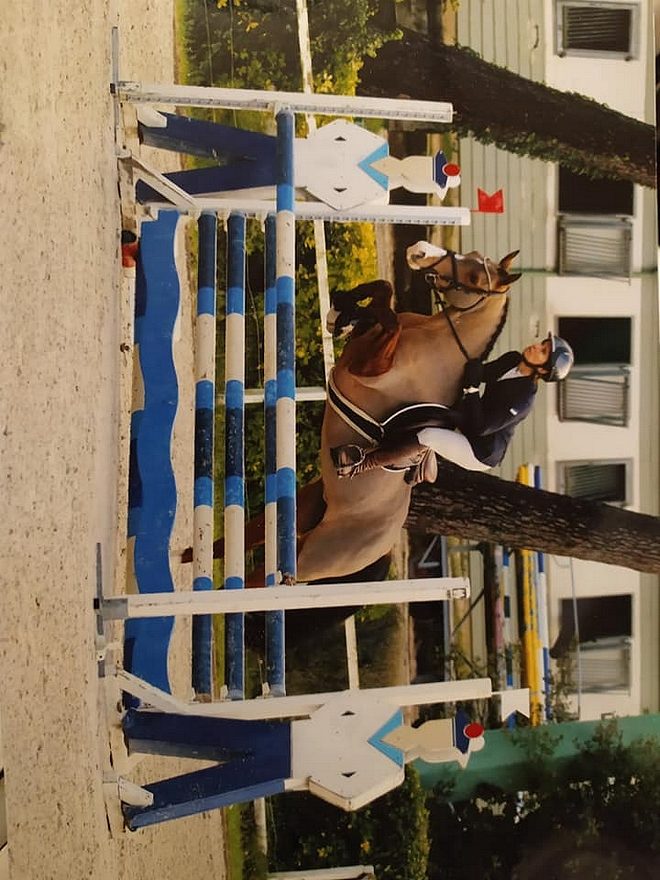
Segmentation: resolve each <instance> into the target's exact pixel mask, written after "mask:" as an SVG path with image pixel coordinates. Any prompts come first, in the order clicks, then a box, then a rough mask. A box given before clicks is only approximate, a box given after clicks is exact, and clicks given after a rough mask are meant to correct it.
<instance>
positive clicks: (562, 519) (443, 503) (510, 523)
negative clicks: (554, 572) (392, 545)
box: [406, 461, 660, 574]
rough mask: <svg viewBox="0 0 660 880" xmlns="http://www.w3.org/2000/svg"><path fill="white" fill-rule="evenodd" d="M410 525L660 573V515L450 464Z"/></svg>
mask: <svg viewBox="0 0 660 880" xmlns="http://www.w3.org/2000/svg"><path fill="white" fill-rule="evenodd" d="M406 526H407V527H408V528H410V529H414V530H415V531H418V532H426V533H428V534H445V535H447V534H450V535H460V536H461V537H465V538H471V539H473V540H479V541H492V542H494V543H498V544H503V545H504V546H508V547H514V548H525V547H526V548H530V549H533V550H541V551H544V552H546V553H554V554H556V555H558V556H574V557H576V558H577V559H587V560H590V561H593V562H607V563H609V564H610V565H622V566H624V567H625V568H632V569H634V570H636V571H644V572H651V573H655V574H658V573H660V518H658V517H654V516H648V515H646V514H642V513H634V512H633V511H631V510H623V509H622V508H619V507H613V506H611V505H609V504H601V503H599V502H594V501H584V500H582V499H579V498H571V497H570V496H567V495H559V494H557V493H556V492H545V491H542V490H540V489H533V488H531V487H529V486H523V485H521V484H519V483H512V482H511V481H509V480H503V479H500V478H499V477H494V476H491V475H489V474H484V473H477V472H474V471H465V470H463V469H462V468H459V467H457V466H456V465H453V464H450V463H449V462H445V461H443V462H442V463H441V466H440V473H439V475H438V479H437V481H436V483H435V484H433V485H429V484H427V483H424V484H422V485H420V486H418V487H417V488H416V489H415V491H414V492H413V497H412V502H411V505H410V511H409V513H408V520H407V522H406Z"/></svg>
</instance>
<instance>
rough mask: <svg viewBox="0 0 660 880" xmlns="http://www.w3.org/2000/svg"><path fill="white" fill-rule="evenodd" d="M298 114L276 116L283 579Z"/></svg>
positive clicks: (291, 449)
mask: <svg viewBox="0 0 660 880" xmlns="http://www.w3.org/2000/svg"><path fill="white" fill-rule="evenodd" d="M294 133H295V122H294V115H293V113H292V112H291V110H281V111H280V112H279V113H278V114H277V196H276V207H277V216H276V221H275V222H276V241H277V257H276V269H277V279H276V288H277V545H278V546H277V552H278V568H279V571H280V573H281V575H282V578H283V580H284V581H287V580H291V581H293V580H295V577H296V402H295V393H296V358H295V354H296V352H295V347H296V326H295V275H294V273H295V258H296V226H295V214H294V200H295V189H294V179H293V142H294Z"/></svg>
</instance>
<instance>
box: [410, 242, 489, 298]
mask: <svg viewBox="0 0 660 880" xmlns="http://www.w3.org/2000/svg"><path fill="white" fill-rule="evenodd" d="M446 257H449V259H450V260H451V275H444V274H443V273H442V272H438V271H437V269H436V268H435V267H436V266H439V265H440V263H442V261H443V260H444V259H446ZM481 265H482V266H483V267H484V272H485V273H486V278H487V279H488V287H487V288H485V287H477V286H476V285H472V284H465V282H463V281H460V280H459V278H458V260H457V259H456V251H449V250H448V251H447V253H446V254H444V255H443V256H442V257H440V259H439V260H436V261H435V263H433V264H432V265H431V266H429V267H428V269H427V271H426V272H425V273H424V279H425V281H426V282H427V284H428V285H429V287H430V288H431V290H432V291H433V294H434V296H435V301H436V304H437V305H439V306H441V307H442V308H443V309H444V308H446V306H447V305H448V303H447V302H446V300H445V298H444V294H445V293H449V291H450V290H460V291H465V292H466V293H478V294H480V297H479V299H478V300H477V301H476V302H473V303H472V305H469V306H463V307H461V306H456V305H454V306H453V308H455V309H456V311H457V312H469V311H471V309H474V308H476V307H477V306H478V305H480V304H481V303H482V302H483V301H484V300H485V299H486V298H487V297H489V296H494V295H495V294H497V293H499V291H497V290H493V282H492V278H491V275H490V269H489V268H488V263H487V261H486V257H482V258H481ZM438 281H444V282H446V286H445V287H438V284H437V282H438Z"/></svg>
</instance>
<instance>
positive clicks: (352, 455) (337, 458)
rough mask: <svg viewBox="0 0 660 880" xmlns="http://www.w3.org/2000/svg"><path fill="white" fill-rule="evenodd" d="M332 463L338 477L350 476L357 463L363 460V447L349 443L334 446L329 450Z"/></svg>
mask: <svg viewBox="0 0 660 880" xmlns="http://www.w3.org/2000/svg"><path fill="white" fill-rule="evenodd" d="M330 456H331V458H332V463H333V465H334V467H335V470H336V471H337V476H338V477H350V476H351V474H352V473H353V470H354V469H355V468H356V467H357V465H359V464H362V462H363V461H364V449H362V448H361V447H360V446H356V445H355V444H354V443H349V444H347V445H346V446H335V447H334V448H333V449H331V450H330Z"/></svg>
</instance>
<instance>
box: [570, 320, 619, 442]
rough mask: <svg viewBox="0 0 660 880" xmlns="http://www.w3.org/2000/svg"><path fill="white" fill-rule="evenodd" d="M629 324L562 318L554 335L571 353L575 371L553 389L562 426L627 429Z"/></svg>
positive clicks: (617, 321) (615, 321) (616, 321)
mask: <svg viewBox="0 0 660 880" xmlns="http://www.w3.org/2000/svg"><path fill="white" fill-rule="evenodd" d="M631 329H632V321H631V319H630V318H600V317H589V318H560V319H559V321H558V333H559V335H560V336H561V337H563V338H564V339H566V340H567V341H568V342H569V343H570V344H571V346H572V348H573V351H574V352H575V366H574V367H573V369H572V370H571V372H570V374H569V375H568V377H567V378H566V379H564V381H563V382H560V383H559V385H558V386H557V412H558V415H559V420H560V421H562V422H592V423H595V424H600V425H618V426H625V425H627V424H628V417H629V406H628V402H629V393H630V367H629V364H630V344H631Z"/></svg>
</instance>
